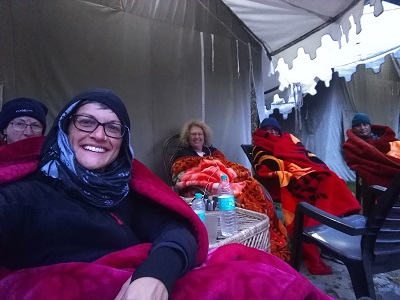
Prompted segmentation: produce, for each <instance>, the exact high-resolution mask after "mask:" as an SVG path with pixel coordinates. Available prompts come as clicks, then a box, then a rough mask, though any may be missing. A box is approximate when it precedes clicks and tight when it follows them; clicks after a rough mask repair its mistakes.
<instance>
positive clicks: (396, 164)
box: [343, 113, 400, 187]
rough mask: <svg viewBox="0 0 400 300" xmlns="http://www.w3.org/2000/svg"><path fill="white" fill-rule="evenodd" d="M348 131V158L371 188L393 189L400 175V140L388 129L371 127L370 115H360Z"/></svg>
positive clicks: (346, 158)
mask: <svg viewBox="0 0 400 300" xmlns="http://www.w3.org/2000/svg"><path fill="white" fill-rule="evenodd" d="M351 125H352V127H351V129H348V130H347V131H346V134H347V137H348V139H347V140H346V141H345V142H344V144H343V155H344V159H345V161H346V163H347V165H348V166H349V168H350V169H352V170H354V171H356V172H358V174H359V175H360V176H361V178H363V180H365V184H366V185H367V186H370V185H374V184H376V185H381V186H385V187H387V186H389V184H390V183H391V181H392V180H393V177H394V176H395V175H396V174H397V173H399V172H400V141H399V140H398V139H397V138H396V134H395V133H394V131H393V130H392V129H391V128H390V127H388V126H382V125H371V121H370V119H369V117H368V115H366V114H363V113H356V114H355V115H354V117H353V120H352V122H351Z"/></svg>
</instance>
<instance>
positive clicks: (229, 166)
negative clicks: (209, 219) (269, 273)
mask: <svg viewBox="0 0 400 300" xmlns="http://www.w3.org/2000/svg"><path fill="white" fill-rule="evenodd" d="M172 174H173V178H174V179H175V182H176V185H177V186H178V187H179V188H183V187H186V186H191V185H197V186H202V187H204V188H207V189H208V190H209V191H210V192H211V194H213V195H215V194H217V191H216V189H217V187H218V184H219V182H220V181H221V174H226V175H228V177H229V181H230V183H231V186H232V189H233V192H234V194H235V199H236V202H237V203H236V205H237V206H239V207H242V208H245V209H249V210H252V211H256V212H260V213H264V214H266V215H268V217H269V220H270V242H271V249H270V250H271V253H272V254H274V255H276V256H278V257H279V258H281V259H283V260H284V261H288V260H289V258H290V253H289V250H288V248H287V231H286V228H285V227H284V225H283V224H282V222H281V221H280V220H279V218H278V217H277V215H276V213H275V210H274V206H273V203H272V202H271V201H269V199H268V198H267V197H266V195H265V193H263V191H262V189H261V186H260V185H259V183H258V182H257V180H255V179H254V178H253V177H252V176H251V173H250V171H249V169H247V168H246V167H244V166H242V165H240V164H238V163H235V162H232V161H229V160H228V159H226V157H225V155H224V154H223V153H222V152H221V151H219V150H215V151H214V152H213V153H212V154H211V156H206V157H200V156H186V157H181V158H178V159H177V160H176V161H175V162H174V164H173V166H172Z"/></svg>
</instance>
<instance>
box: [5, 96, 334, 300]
mask: <svg viewBox="0 0 400 300" xmlns="http://www.w3.org/2000/svg"><path fill="white" fill-rule="evenodd" d="M130 134H131V127H130V121H129V116H128V112H127V110H126V108H125V106H124V104H123V103H122V101H121V99H119V97H118V96H117V95H115V94H114V93H112V92H111V91H107V90H102V89H92V90H88V91H85V92H83V93H81V94H79V95H78V96H76V97H75V98H74V99H72V100H71V101H70V102H69V103H68V104H67V105H66V106H65V108H64V109H63V110H62V111H61V112H60V114H59V115H58V117H57V118H56V120H55V122H54V125H53V126H52V128H51V130H50V132H49V134H48V136H47V138H46V140H45V142H44V145H43V150H42V154H41V161H40V166H39V171H38V174H37V176H36V177H35V178H29V179H23V180H20V181H16V182H12V183H9V184H7V185H3V186H1V187H0V267H1V268H0V295H1V296H2V298H3V299H61V300H64V299H65V300H66V299H117V300H121V299H148V300H150V299H159V300H166V299H168V298H170V299H176V300H180V299H221V298H224V299H225V298H226V299H228V298H231V299H247V297H248V295H249V294H250V295H251V296H252V299H260V300H261V299H265V298H269V299H275V298H278V296H281V295H283V296H284V297H285V299H315V300H323V299H331V298H330V297H328V296H326V295H324V294H323V293H322V292H320V291H319V290H318V289H317V288H316V287H314V286H313V285H312V284H311V283H310V282H309V281H307V280H306V279H305V278H304V277H302V276H301V275H300V274H299V273H297V272H296V271H294V270H293V269H292V268H291V267H289V266H288V265H287V264H286V263H284V262H282V261H281V260H279V259H278V258H276V257H274V256H273V255H271V254H269V253H266V252H263V251H260V250H257V249H252V248H249V247H245V246H243V245H238V244H231V245H226V246H222V247H219V248H217V249H216V250H214V251H213V252H210V253H209V254H208V256H207V251H208V240H207V231H206V229H205V226H204V224H203V222H201V220H200V219H199V218H198V217H197V215H196V214H195V213H194V212H193V210H192V209H191V208H190V207H189V206H188V205H187V204H186V203H185V202H184V201H182V200H181V199H180V198H179V197H178V196H177V195H176V194H175V193H174V192H173V191H172V190H171V189H170V188H169V187H168V186H167V185H166V184H165V183H163V182H162V181H161V180H160V179H159V178H157V177H156V176H155V175H154V174H153V173H151V172H150V170H148V169H147V168H146V167H145V166H144V165H143V164H141V163H140V162H139V161H137V160H136V159H134V157H133V151H132V147H131V145H130ZM206 258H207V259H206ZM195 266H198V268H195V269H194V267H195ZM178 278H179V279H178ZM215 278H218V280H215ZM271 278H274V279H276V281H275V280H270V279H271ZM199 280H200V281H201V284H200V285H199ZM269 281H272V282H269ZM274 281H275V282H274ZM124 282H125V283H124ZM260 282H268V284H265V285H263V284H260ZM282 282H285V283H286V284H282ZM232 287H235V288H232Z"/></svg>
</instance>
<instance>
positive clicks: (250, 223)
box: [206, 207, 270, 252]
mask: <svg viewBox="0 0 400 300" xmlns="http://www.w3.org/2000/svg"><path fill="white" fill-rule="evenodd" d="M235 210H236V213H237V222H238V233H236V234H234V235H232V236H229V237H224V236H222V234H221V230H220V228H221V227H220V224H219V218H218V233H217V235H218V237H217V242H216V243H214V244H211V245H210V249H213V248H217V247H219V246H222V245H226V244H232V243H239V244H243V245H246V246H249V247H254V248H258V249H261V250H264V251H267V252H269V250H270V239H269V218H268V216H267V215H265V214H261V213H257V212H254V211H251V210H247V209H243V208H239V207H236V209H235ZM218 213H219V212H218V211H207V212H206V218H207V214H218Z"/></svg>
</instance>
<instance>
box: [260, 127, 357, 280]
mask: <svg viewBox="0 0 400 300" xmlns="http://www.w3.org/2000/svg"><path fill="white" fill-rule="evenodd" d="M253 142H254V145H255V146H254V149H253V159H254V166H255V168H256V171H257V175H258V176H260V177H266V178H277V179H278V181H279V187H278V188H279V189H280V195H281V203H282V211H283V216H284V220H285V225H286V227H287V229H288V232H289V234H290V235H291V234H292V232H293V225H294V222H293V221H294V215H295V211H296V205H297V203H299V202H301V201H306V202H308V203H311V204H313V205H314V206H316V207H318V208H320V209H322V210H324V211H326V212H329V213H331V214H333V215H336V216H342V215H346V214H351V213H357V212H358V211H359V210H360V209H361V207H360V204H359V202H358V201H357V199H356V198H355V197H354V195H353V194H352V193H351V191H350V190H349V189H348V188H347V186H346V183H345V181H344V180H342V179H341V178H339V177H338V176H337V175H336V174H335V173H334V172H332V171H331V170H330V169H329V168H328V166H326V165H325V164H324V163H323V162H322V161H321V160H320V159H319V158H318V157H316V156H315V155H314V154H313V153H311V152H310V151H308V150H307V149H306V148H305V147H304V146H303V145H302V144H301V142H300V141H299V140H298V139H297V138H296V137H294V136H293V135H291V134H289V133H283V134H282V137H277V136H274V135H270V134H268V133H267V132H266V131H265V130H262V129H257V130H256V131H255V133H254V134H253ZM316 224H317V222H316V221H315V220H312V219H309V220H305V226H312V225H316ZM303 254H304V255H303V256H304V262H305V264H306V266H307V268H308V270H309V271H310V272H311V273H312V274H329V273H331V272H332V271H331V270H330V268H329V267H328V266H327V265H326V264H325V263H324V262H323V261H322V260H321V259H320V256H319V252H318V249H317V247H315V246H314V245H304V246H303Z"/></svg>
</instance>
